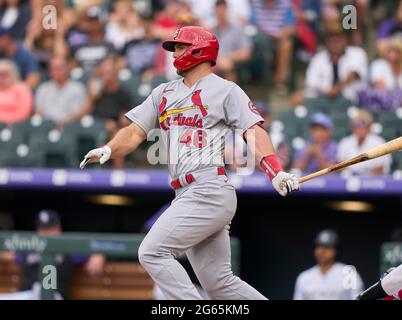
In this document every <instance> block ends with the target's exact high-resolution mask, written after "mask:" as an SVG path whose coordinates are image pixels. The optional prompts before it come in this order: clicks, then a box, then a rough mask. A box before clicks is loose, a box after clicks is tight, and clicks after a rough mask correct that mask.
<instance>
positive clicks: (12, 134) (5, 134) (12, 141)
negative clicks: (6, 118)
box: [0, 128, 24, 154]
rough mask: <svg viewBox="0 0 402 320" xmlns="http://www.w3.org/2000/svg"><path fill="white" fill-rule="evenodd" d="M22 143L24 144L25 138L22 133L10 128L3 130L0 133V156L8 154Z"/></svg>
mask: <svg viewBox="0 0 402 320" xmlns="http://www.w3.org/2000/svg"><path fill="white" fill-rule="evenodd" d="M22 143H24V136H23V134H22V133H21V132H19V131H13V130H11V129H10V128H3V130H1V131H0V154H3V153H7V152H9V151H11V150H13V149H14V148H16V147H17V146H18V145H19V144H22Z"/></svg>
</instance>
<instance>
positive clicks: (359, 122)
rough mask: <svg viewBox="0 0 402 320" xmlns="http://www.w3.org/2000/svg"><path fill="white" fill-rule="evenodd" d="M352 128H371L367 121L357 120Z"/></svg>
mask: <svg viewBox="0 0 402 320" xmlns="http://www.w3.org/2000/svg"><path fill="white" fill-rule="evenodd" d="M352 126H353V127H354V128H367V127H369V126H370V123H369V122H367V121H366V120H356V121H353V122H352Z"/></svg>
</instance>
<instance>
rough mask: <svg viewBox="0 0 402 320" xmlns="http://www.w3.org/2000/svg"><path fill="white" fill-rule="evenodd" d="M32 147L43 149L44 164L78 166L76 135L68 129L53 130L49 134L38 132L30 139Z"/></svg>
mask: <svg viewBox="0 0 402 320" xmlns="http://www.w3.org/2000/svg"><path fill="white" fill-rule="evenodd" d="M30 148H31V149H38V150H42V152H43V165H44V166H45V167H49V168H66V167H76V166H78V163H79V159H78V158H77V144H76V140H75V136H74V135H72V134H70V133H69V132H68V131H66V130H64V131H59V130H52V131H50V132H49V133H48V134H45V133H36V134H34V135H32V137H31V139H30Z"/></svg>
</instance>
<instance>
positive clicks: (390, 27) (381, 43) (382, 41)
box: [377, 1, 402, 57]
mask: <svg viewBox="0 0 402 320" xmlns="http://www.w3.org/2000/svg"><path fill="white" fill-rule="evenodd" d="M401 34H402V1H399V6H398V9H397V11H396V13H395V17H394V18H390V19H386V20H385V21H384V22H383V23H382V24H381V25H380V27H379V28H378V32H377V50H378V52H379V54H380V57H384V55H385V54H386V47H387V42H388V41H389V40H390V38H391V37H393V36H395V35H396V36H399V37H400V36H401Z"/></svg>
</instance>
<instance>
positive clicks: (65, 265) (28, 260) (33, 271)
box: [0, 209, 105, 300]
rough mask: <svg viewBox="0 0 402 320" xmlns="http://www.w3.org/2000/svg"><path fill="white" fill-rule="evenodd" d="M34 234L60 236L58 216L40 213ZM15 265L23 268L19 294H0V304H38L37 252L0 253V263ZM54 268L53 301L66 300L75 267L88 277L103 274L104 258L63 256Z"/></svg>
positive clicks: (57, 257) (39, 289) (38, 255)
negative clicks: (13, 263)
mask: <svg viewBox="0 0 402 320" xmlns="http://www.w3.org/2000/svg"><path fill="white" fill-rule="evenodd" d="M36 230H37V233H38V235H39V236H44V237H49V236H50V237H57V236H60V235H61V233H62V226H61V221H60V216H59V214H58V213H57V212H56V211H54V210H47V209H46V210H41V211H40V212H39V213H38V215H37V217H36ZM1 260H3V261H8V262H12V261H14V262H17V263H18V264H20V265H21V267H22V283H21V287H20V292H16V293H11V294H0V300H40V292H41V285H40V283H39V282H38V274H39V269H38V268H39V267H40V263H41V260H42V255H41V254H40V253H38V252H31V253H27V254H19V253H14V252H2V253H1V254H0V261H1ZM55 264H56V268H57V290H56V291H55V292H54V299H56V300H62V299H68V297H69V293H70V292H69V291H70V286H71V277H72V274H73V271H74V268H75V266H78V265H84V266H85V270H86V271H87V272H88V274H89V275H97V274H100V273H102V272H103V267H104V264H105V257H104V256H103V255H100V254H93V255H91V256H89V257H88V256H77V255H76V256H64V255H62V254H58V255H56V257H55Z"/></svg>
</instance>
